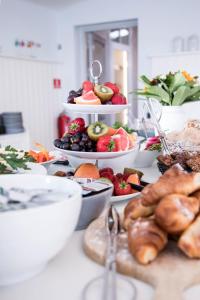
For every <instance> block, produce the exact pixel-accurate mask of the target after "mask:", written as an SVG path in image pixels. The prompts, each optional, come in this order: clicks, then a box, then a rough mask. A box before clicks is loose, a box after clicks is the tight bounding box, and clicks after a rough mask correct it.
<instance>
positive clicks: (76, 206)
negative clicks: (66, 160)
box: [0, 175, 82, 286]
mask: <svg viewBox="0 0 200 300" xmlns="http://www.w3.org/2000/svg"><path fill="white" fill-rule="evenodd" d="M0 186H2V187H3V188H6V189H9V188H11V187H19V188H27V189H28V188H30V189H33V188H45V189H53V190H54V189H55V190H58V191H60V192H66V191H70V194H71V197H67V198H66V200H63V199H62V200H61V201H58V202H55V203H52V204H49V205H45V206H38V207H35V208H28V209H24V210H16V211H7V212H1V213H0V285H1V286H3V285H9V284H13V283H16V282H20V281H23V280H25V279H28V278H31V277H33V276H34V275H36V274H38V273H39V272H40V271H42V270H43V269H44V268H45V266H46V264H47V263H48V261H49V260H50V259H52V258H53V257H54V256H55V255H56V254H58V252H59V251H60V250H61V249H62V248H63V246H64V245H65V243H66V241H67V240H68V238H69V237H70V235H71V234H72V232H73V231H74V229H75V227H76V224H77V221H78V218H79V213H80V209H81V203H82V200H81V187H80V186H79V185H78V184H77V183H75V182H72V181H71V180H67V179H66V178H65V179H64V178H59V177H53V176H43V175H1V176H0ZM58 197H59V196H58ZM58 200H59V198H58Z"/></svg>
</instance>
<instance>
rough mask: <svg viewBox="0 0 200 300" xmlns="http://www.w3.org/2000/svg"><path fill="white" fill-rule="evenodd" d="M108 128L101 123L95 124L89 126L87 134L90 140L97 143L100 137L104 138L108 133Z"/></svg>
mask: <svg viewBox="0 0 200 300" xmlns="http://www.w3.org/2000/svg"><path fill="white" fill-rule="evenodd" d="M108 130H109V127H108V126H107V125H106V124H104V123H102V122H96V123H93V124H91V125H90V126H89V127H88V129H87V133H88V135H89V137H90V138H91V140H93V141H97V140H98V139H99V138H100V137H101V136H104V135H106V134H107V133H108Z"/></svg>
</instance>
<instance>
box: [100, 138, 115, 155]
mask: <svg viewBox="0 0 200 300" xmlns="http://www.w3.org/2000/svg"><path fill="white" fill-rule="evenodd" d="M116 151H117V147H116V143H115V141H114V140H113V139H112V137H111V136H101V137H100V138H99V139H98V142H97V152H116Z"/></svg>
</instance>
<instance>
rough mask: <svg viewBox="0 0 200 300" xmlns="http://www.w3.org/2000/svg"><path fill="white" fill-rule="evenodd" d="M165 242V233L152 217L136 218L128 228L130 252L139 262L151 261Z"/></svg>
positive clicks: (146, 262)
mask: <svg viewBox="0 0 200 300" xmlns="http://www.w3.org/2000/svg"><path fill="white" fill-rule="evenodd" d="M166 244H167V233H165V232H164V231H163V230H162V229H160V228H159V227H158V225H156V223H155V221H154V220H153V219H138V220H137V221H135V222H134V223H133V224H131V226H129V228H128V245H129V250H130V252H131V254H132V255H133V256H134V257H135V258H136V259H137V261H138V262H139V263H141V264H144V265H146V264H148V263H150V262H151V261H153V260H154V259H155V258H156V257H157V256H158V254H159V252H160V251H161V250H162V249H163V248H164V247H165V245H166Z"/></svg>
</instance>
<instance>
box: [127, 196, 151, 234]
mask: <svg viewBox="0 0 200 300" xmlns="http://www.w3.org/2000/svg"><path fill="white" fill-rule="evenodd" d="M154 209H155V206H144V205H142V201H141V198H136V199H132V200H131V201H129V203H128V204H127V206H126V207H125V210H124V228H125V229H126V230H127V229H128V227H129V225H130V224H131V223H132V222H133V221H134V220H135V219H138V218H140V217H149V216H151V215H152V214H153V212H154Z"/></svg>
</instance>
